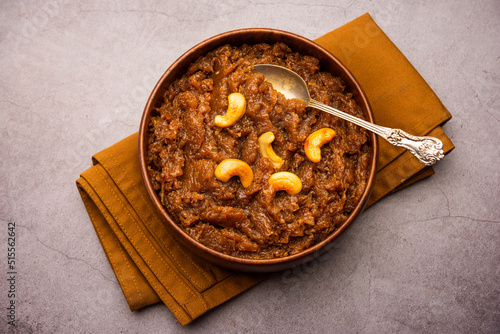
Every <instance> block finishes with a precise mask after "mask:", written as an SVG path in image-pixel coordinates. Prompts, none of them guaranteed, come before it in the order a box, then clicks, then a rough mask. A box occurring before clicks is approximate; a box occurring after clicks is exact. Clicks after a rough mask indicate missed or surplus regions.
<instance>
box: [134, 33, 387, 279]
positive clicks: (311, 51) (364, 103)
mask: <svg viewBox="0 0 500 334" xmlns="http://www.w3.org/2000/svg"><path fill="white" fill-rule="evenodd" d="M262 42H264V43H269V44H271V43H276V42H284V43H286V44H287V45H288V46H289V47H290V48H291V49H292V50H294V51H296V52H300V53H302V54H307V55H311V56H314V57H316V58H318V59H319V60H320V63H321V71H327V72H330V73H331V74H332V75H334V76H339V77H341V78H342V79H343V80H344V82H345V83H346V85H347V88H348V91H350V92H351V93H352V94H353V97H354V99H355V100H356V102H357V103H358V105H359V106H361V108H362V109H363V111H364V113H365V115H367V117H368V120H369V121H371V122H374V120H373V113H372V110H371V108H370V105H369V103H368V99H367V98H366V96H365V94H364V92H363V90H362V89H361V87H360V85H359V84H358V82H357V81H356V79H355V78H354V76H353V75H352V74H351V73H350V72H349V70H348V69H347V68H346V67H345V66H344V65H343V64H342V63H341V62H340V61H339V60H338V59H337V58H336V57H335V56H333V55H332V54H331V53H329V52H328V51H327V50H326V49H324V48H323V47H321V46H320V45H318V44H316V43H315V42H313V41H311V40H309V39H307V38H304V37H301V36H299V35H296V34H293V33H290V32H286V31H281V30H275V29H265V28H251V29H240V30H234V31H229V32H226V33H222V34H220V35H217V36H214V37H211V38H209V39H207V40H205V41H203V42H201V43H199V44H198V45H196V46H194V47H193V48H191V49H190V50H188V51H187V52H186V53H184V54H183V55H182V56H181V57H180V58H179V59H177V60H176V61H175V62H174V63H173V64H172V65H171V66H170V67H169V68H168V69H167V71H166V72H165V73H164V74H163V76H162V77H161V78H160V80H159V81H158V83H157V84H156V86H155V88H154V89H153V91H152V93H151V96H150V97H149V99H148V101H147V104H146V107H145V109H144V114H143V116H142V119H141V124H140V129H139V158H140V168H141V173H142V177H143V179H144V184H145V186H146V189H147V191H148V193H149V196H150V197H151V200H152V202H153V204H154V206H155V207H156V209H157V210H158V211H159V213H160V214H161V216H162V217H163V218H164V220H165V225H166V226H167V228H168V229H169V231H170V232H171V233H172V235H173V236H174V237H175V238H176V239H177V240H179V241H180V242H181V243H182V244H183V245H184V246H186V247H187V248H189V249H190V250H191V251H193V252H194V253H195V254H197V255H199V256H201V257H202V258H204V259H206V260H208V261H210V262H212V263H214V264H216V265H219V266H222V267H226V268H229V269H233V270H238V271H247V272H270V271H278V270H284V269H289V268H291V267H293V266H296V265H299V264H302V263H305V262H307V261H309V260H311V259H313V258H315V257H317V256H319V255H320V254H321V253H322V252H324V251H325V250H326V249H327V248H328V247H325V246H327V245H328V244H329V243H330V242H331V241H332V240H334V239H335V238H336V237H338V236H339V235H340V234H341V233H342V232H343V231H344V230H345V229H346V228H347V227H348V226H349V225H350V224H351V223H352V222H353V221H354V220H355V218H356V217H357V216H358V215H359V214H360V213H361V212H362V211H363V209H364V207H365V205H366V202H367V201H368V198H369V197H370V193H371V189H372V185H373V182H374V177H375V171H376V170H375V169H376V161H377V155H378V145H377V138H376V135H375V134H372V135H371V137H370V140H371V142H372V147H373V159H372V161H371V166H370V173H369V177H368V182H367V187H366V189H365V191H364V193H363V196H362V198H361V200H360V202H359V203H358V205H357V206H356V208H355V209H354V210H353V212H352V213H351V215H350V216H349V218H348V219H347V220H346V221H345V222H344V224H342V225H341V226H339V227H338V228H337V229H336V230H335V231H334V232H333V233H332V234H331V235H330V236H329V237H328V238H326V239H325V240H323V241H322V242H320V243H318V244H315V245H314V246H312V247H310V248H308V249H306V250H304V251H302V252H300V253H297V254H294V255H290V256H286V257H282V258H274V259H264V260H254V259H244V258H238V257H234V256H230V255H226V254H223V253H220V252H217V251H215V250H213V249H211V248H208V247H206V246H204V245H203V244H201V243H199V242H197V241H196V240H195V239H193V238H191V237H190V236H189V235H188V234H187V233H186V232H184V230H182V229H181V228H180V227H179V226H178V225H177V224H176V223H175V222H174V220H173V219H172V218H171V217H170V216H169V214H168V212H167V211H166V210H165V208H164V207H163V206H162V204H161V203H160V200H159V199H158V197H157V195H156V193H155V191H154V190H153V187H152V185H151V182H150V180H149V176H148V174H147V166H146V159H145V157H146V151H147V142H148V138H147V137H146V136H148V125H149V121H150V118H151V113H152V111H153V110H154V109H155V108H157V107H159V106H160V105H161V104H162V102H163V94H164V92H165V91H166V90H167V88H168V86H169V85H170V84H171V83H172V82H173V81H174V80H175V79H176V78H180V77H181V76H182V75H183V74H184V73H185V72H186V70H187V68H188V66H189V65H190V64H191V63H192V62H193V61H194V60H196V59H197V58H198V57H200V56H202V55H204V54H205V53H207V52H208V51H211V50H213V49H215V48H216V47H219V46H221V45H225V44H231V45H235V46H236V45H241V44H244V43H246V44H256V43H262Z"/></svg>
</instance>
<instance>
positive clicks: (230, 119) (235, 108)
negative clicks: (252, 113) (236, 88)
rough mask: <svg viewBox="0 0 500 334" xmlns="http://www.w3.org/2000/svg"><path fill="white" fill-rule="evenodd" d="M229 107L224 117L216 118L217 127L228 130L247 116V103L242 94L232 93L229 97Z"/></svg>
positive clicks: (218, 116)
mask: <svg viewBox="0 0 500 334" xmlns="http://www.w3.org/2000/svg"><path fill="white" fill-rule="evenodd" d="M227 100H228V106H227V111H226V114H225V115H224V116H221V115H217V116H215V125H217V126H220V127H221V128H226V127H228V126H231V125H233V124H234V123H236V122H238V120H239V119H240V118H241V117H242V116H243V115H244V114H245V110H246V108H247V101H246V100H245V97H244V96H243V95H242V94H240V93H232V94H229V96H228V97H227Z"/></svg>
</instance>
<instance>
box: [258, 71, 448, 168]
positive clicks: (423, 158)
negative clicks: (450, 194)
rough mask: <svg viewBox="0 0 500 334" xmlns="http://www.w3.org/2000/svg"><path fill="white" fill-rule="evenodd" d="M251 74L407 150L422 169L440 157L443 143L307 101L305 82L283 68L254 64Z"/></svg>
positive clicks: (310, 105)
mask: <svg viewBox="0 0 500 334" xmlns="http://www.w3.org/2000/svg"><path fill="white" fill-rule="evenodd" d="M254 71H255V72H259V73H262V74H264V76H265V78H266V81H268V82H270V83H271V84H272V85H273V87H274V89H276V90H277V91H278V92H280V93H282V94H283V95H285V97H286V98H287V99H291V98H296V99H299V100H302V101H304V102H305V103H306V105H307V106H308V107H313V108H316V109H319V110H322V111H326V112H328V113H330V114H332V115H335V116H337V117H340V118H342V119H345V120H347V121H349V122H352V123H354V124H356V125H359V126H360V127H362V128H365V129H367V130H370V131H372V132H374V133H376V134H378V135H379V136H380V137H382V138H384V139H385V140H387V141H388V142H389V143H391V144H393V145H395V146H399V147H403V148H405V149H407V150H408V151H410V152H411V153H413V155H415V156H416V157H417V158H418V160H419V161H420V162H421V163H423V164H424V165H427V166H431V165H433V164H434V163H436V162H437V161H438V160H440V159H442V158H443V157H444V154H443V143H442V142H441V141H440V140H439V139H437V138H434V137H428V136H424V137H417V136H412V135H410V134H408V133H406V132H404V131H403V130H400V129H391V128H386V127H384V126H380V125H376V124H373V123H370V122H367V121H365V120H363V119H361V118H358V117H355V116H352V115H350V114H347V113H345V112H343V111H340V110H338V109H335V108H332V107H330V106H327V105H325V104H323V103H320V102H318V101H315V100H313V99H311V96H310V95H309V90H308V89H307V84H306V83H305V81H304V80H303V79H302V78H301V77H300V76H299V75H298V74H297V73H295V72H293V71H292V70H289V69H288V68H286V67H282V66H278V65H271V64H257V65H254Z"/></svg>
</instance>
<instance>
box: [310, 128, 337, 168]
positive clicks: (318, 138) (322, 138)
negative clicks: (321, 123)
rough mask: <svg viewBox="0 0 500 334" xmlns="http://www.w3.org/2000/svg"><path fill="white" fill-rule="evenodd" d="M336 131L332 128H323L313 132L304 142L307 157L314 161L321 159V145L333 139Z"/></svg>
mask: <svg viewBox="0 0 500 334" xmlns="http://www.w3.org/2000/svg"><path fill="white" fill-rule="evenodd" d="M333 137H335V131H334V130H333V129H330V128H322V129H319V130H317V131H314V132H313V133H311V134H310V135H309V136H308V137H307V139H306V142H305V143H304V151H305V153H306V156H307V158H309V160H311V161H312V162H319V161H320V160H321V146H323V145H324V144H326V143H329V142H330V141H332V139H333Z"/></svg>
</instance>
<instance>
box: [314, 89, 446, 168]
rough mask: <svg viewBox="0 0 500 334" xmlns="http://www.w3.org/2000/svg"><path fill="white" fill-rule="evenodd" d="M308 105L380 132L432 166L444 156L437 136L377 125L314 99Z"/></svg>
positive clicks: (385, 137)
mask: <svg viewBox="0 0 500 334" xmlns="http://www.w3.org/2000/svg"><path fill="white" fill-rule="evenodd" d="M308 106H309V107H313V108H316V109H320V110H323V111H326V112H328V113H330V114H332V115H335V116H337V117H340V118H342V119H345V120H347V121H349V122H352V123H354V124H356V125H359V126H361V127H362V128H365V129H367V130H370V131H372V132H374V133H376V134H378V135H379V136H380V137H382V138H384V139H385V140H387V141H388V142H389V143H391V144H392V145H395V146H399V147H403V148H405V149H407V150H408V151H410V152H411V153H412V154H413V155H415V156H416V157H417V159H418V160H419V161H420V162H421V163H423V164H424V165H427V166H431V165H433V164H435V163H436V162H437V161H439V160H440V159H442V158H443V157H444V153H443V143H442V142H441V140H439V139H437V138H434V137H428V136H424V137H417V136H412V135H410V134H408V133H406V132H404V131H403V130H400V129H391V128H387V127H385V126H380V125H376V124H373V123H370V122H367V121H365V120H363V119H361V118H358V117H355V116H352V115H349V114H347V113H345V112H343V111H340V110H338V109H335V108H332V107H330V106H327V105H325V104H323V103H320V102H317V101H315V100H312V99H311V100H310V101H309V103H308Z"/></svg>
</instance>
